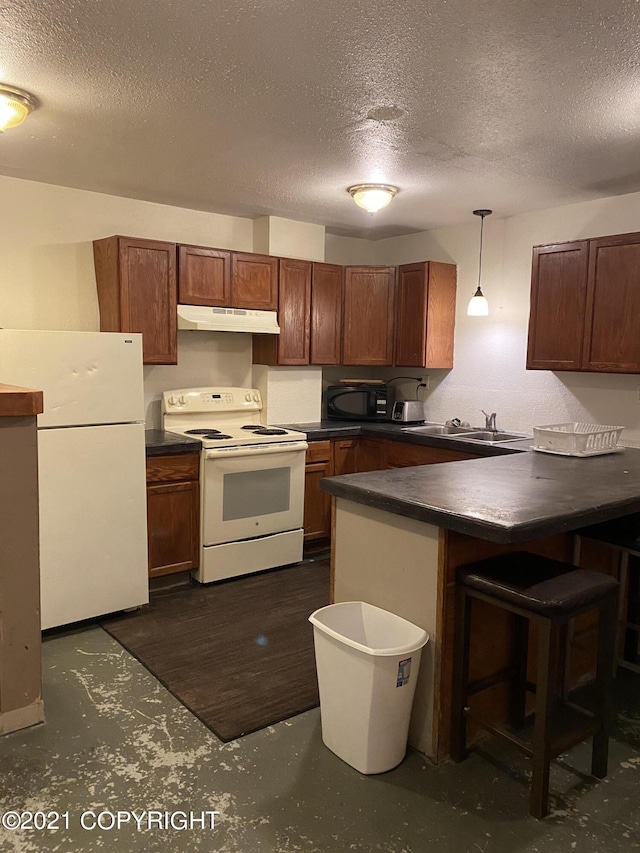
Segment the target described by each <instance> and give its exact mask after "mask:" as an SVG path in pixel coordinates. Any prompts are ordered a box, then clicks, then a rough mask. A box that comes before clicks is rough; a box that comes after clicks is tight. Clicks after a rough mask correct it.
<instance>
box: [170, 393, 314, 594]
mask: <svg viewBox="0 0 640 853" xmlns="http://www.w3.org/2000/svg"><path fill="white" fill-rule="evenodd" d="M162 411H163V426H164V429H165V430H168V431H170V432H173V433H178V434H179V435H188V436H190V437H192V438H198V439H199V440H200V441H201V442H202V453H201V462H200V530H201V548H200V564H199V568H198V569H197V570H196V571H195V572H194V573H193V575H194V577H195V578H196V580H198V581H200V583H209V582H211V581H217V580H223V579H224V578H230V577H236V576H238V575H244V574H248V573H250V572H257V571H261V570H262V569H270V568H274V567H275V566H285V565H289V564H290V563H296V562H298V561H300V560H301V559H302V545H303V530H302V521H303V511H304V464H305V451H306V449H307V442H306V436H305V434H304V433H302V432H295V431H293V430H286V429H280V428H275V427H269V426H267V425H265V424H264V423H262V399H261V397H260V392H259V391H257V390H255V389H254V388H215V387H212V388H182V389H177V390H174V391H165V392H163V395H162Z"/></svg>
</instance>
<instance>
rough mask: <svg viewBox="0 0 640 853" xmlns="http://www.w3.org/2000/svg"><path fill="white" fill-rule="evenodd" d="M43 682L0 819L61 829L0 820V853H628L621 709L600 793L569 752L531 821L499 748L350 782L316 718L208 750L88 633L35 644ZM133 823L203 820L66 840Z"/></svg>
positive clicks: (520, 782)
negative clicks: (119, 820)
mask: <svg viewBox="0 0 640 853" xmlns="http://www.w3.org/2000/svg"><path fill="white" fill-rule="evenodd" d="M44 672H45V686H44V699H45V712H46V717H47V722H46V724H45V725H43V726H38V727H35V728H33V729H29V730H27V731H24V732H17V733H15V734H13V735H8V736H6V737H4V738H1V739H0V813H2V814H6V813H7V812H11V811H17V812H25V811H30V812H36V811H43V812H52V811H53V812H60V813H68V815H69V817H68V822H69V827H68V828H65V827H64V826H62V825H60V826H59V828H58V829H57V830H55V831H53V830H35V829H32V830H27V829H22V830H20V829H10V828H6V826H5V827H4V828H3V827H2V825H1V819H0V850H2V851H3V853H40V851H48V853H76V851H82V853H85V851H86V853H93V851H96V853H103V851H110V850H116V849H117V850H124V851H127V853H138V851H145V853H155V851H158V853H162V852H163V851H167V852H168V851H171V853H174V851H178V850H179V851H187V850H188V851H192V850H193V851H198V850H202V851H216V853H262V851H270V852H272V853H301V852H302V853H333V851H336V853H338V851H339V853H344V851H355V853H370V851H384V853H424V851H427V850H432V849H438V850H440V851H442V853H446V851H455V853H464V851H473V853H475V851H487V853H494V851H495V853H497V851H509V853H512V851H514V850H516V849H517V850H518V851H519V853H520V851H522V853H525V851H537V850H540V851H549V850H553V851H554V853H555V851H572V850H576V851H579V853H591V851H593V853H595V851H598V853H601V851H602V850H604V849H606V850H607V851H617V850H625V851H629V850H632V849H639V850H640V808H639V806H640V772H639V771H640V750H639V744H640V707H638V708H637V709H636V708H635V706H634V704H633V702H631V703H629V704H628V706H627V708H626V711H625V714H624V715H623V717H622V718H621V720H620V728H621V731H622V735H623V738H624V739H621V740H619V741H614V742H613V743H612V750H611V752H612V757H611V764H610V767H611V772H610V775H609V778H608V779H607V780H605V781H604V782H601V783H596V782H594V780H592V779H590V777H588V776H587V775H586V773H587V770H588V767H589V746H588V744H584V745H580V746H579V747H576V749H575V750H572V752H571V753H569V754H568V755H567V756H562V757H561V760H560V762H559V763H558V764H556V765H555V766H554V770H553V775H552V781H551V787H552V790H553V792H554V793H553V796H552V805H553V812H552V815H551V816H550V817H549V818H548V819H547V820H545V821H543V822H537V821H534V820H532V819H531V818H530V817H529V816H528V787H527V777H528V775H529V768H528V762H527V761H526V759H521V758H520V757H519V756H518V755H514V753H513V752H512V751H510V750H509V748H508V747H502V746H501V745H500V746H497V745H489V744H488V745H487V746H486V748H485V749H483V750H482V751H481V752H480V751H478V752H474V753H472V755H470V757H469V758H468V759H467V761H465V762H464V763H463V764H461V765H458V766H454V765H450V764H445V765H441V766H440V767H437V768H435V767H433V766H431V765H429V764H428V763H426V762H425V761H424V760H423V759H422V758H421V756H419V755H418V754H416V753H413V752H410V753H409V754H408V756H407V758H406V759H405V761H404V762H403V763H402V764H401V765H400V767H398V768H397V769H396V770H393V771H391V772H389V773H385V774H382V775H380V776H375V777H365V776H362V775H360V774H359V773H357V772H356V771H355V770H353V769H352V768H350V767H348V766H347V765H346V764H344V763H343V762H342V761H340V760H339V759H338V758H336V757H335V756H334V755H333V754H332V753H331V752H329V750H327V749H326V748H325V747H324V746H323V744H322V741H321V737H320V726H319V713H318V711H317V710H315V711H309V712H307V713H306V714H301V715H300V716H298V717H295V718H293V719H291V720H288V721H286V722H284V723H279V724H278V725H276V726H270V727H269V728H268V729H265V730H263V731H261V732H256V733H254V734H252V735H248V736H247V737H245V738H242V739H241V740H238V741H232V742H231V743H228V744H223V743H221V742H220V741H219V740H218V739H217V738H216V737H215V736H214V735H213V734H212V733H211V732H210V731H209V729H207V728H206V727H205V726H204V725H202V724H201V723H200V721H199V720H197V719H196V718H195V717H194V716H193V715H192V714H190V712H189V711H187V710H186V709H185V708H184V707H183V706H182V705H180V704H179V703H178V702H177V701H176V700H175V699H174V697H173V696H171V695H170V694H169V693H168V692H167V691H166V690H165V689H164V688H163V687H162V686H161V685H160V684H159V682H157V681H156V680H155V679H154V678H153V676H151V675H150V673H149V672H148V671H147V670H145V669H144V667H142V666H141V665H140V664H139V663H138V662H137V661H136V660H135V659H134V658H132V657H131V656H130V655H129V654H128V653H127V652H126V651H124V650H123V649H122V648H121V647H120V646H119V645H118V644H117V643H116V642H115V641H114V640H112V639H111V638H110V637H109V636H108V635H107V634H105V633H104V632H103V631H102V630H100V629H99V628H92V629H89V630H84V631H80V632H77V633H68V634H64V635H60V636H57V637H54V638H50V639H48V640H47V641H46V642H45V644H44ZM638 705H639V706H640V702H639V703H638ZM629 708H631V710H629ZM627 741H628V742H627ZM132 810H136V812H137V814H138V815H140V814H141V813H142V812H143V811H149V810H154V811H157V812H160V813H162V814H165V813H169V814H172V813H176V812H185V813H187V814H188V813H189V812H193V813H195V814H196V817H198V816H201V814H202V813H203V812H217V814H216V815H215V826H214V828H213V829H210V828H206V829H205V828H202V827H201V826H199V825H196V826H195V827H194V828H191V829H170V828H169V829H160V828H158V827H152V828H150V829H145V828H144V827H143V828H141V829H137V828H136V826H135V823H133V822H132V823H129V824H124V825H122V826H121V828H119V829H118V828H113V829H107V828H102V829H101V828H99V827H96V828H94V829H90V828H87V829H83V828H82V825H81V817H82V815H83V814H87V813H89V818H88V819H87V818H85V824H87V822H88V824H89V825H90V824H91V823H92V820H93V818H92V817H91V813H93V814H94V815H98V814H100V813H101V812H102V813H105V814H107V815H117V813H118V811H120V812H123V813H128V812H130V811H132ZM105 820H106V821H107V822H108V821H109V818H106V819H105Z"/></svg>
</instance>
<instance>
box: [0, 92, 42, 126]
mask: <svg viewBox="0 0 640 853" xmlns="http://www.w3.org/2000/svg"><path fill="white" fill-rule="evenodd" d="M37 106H38V102H37V101H36V99H35V98H34V97H33V95H30V94H29V93H28V92H23V91H22V90H21V89H14V88H13V87H12V86H4V85H2V84H1V83H0V133H1V132H2V131H3V130H7V129H8V128H10V127H17V126H18V125H19V124H22V122H23V121H24V120H25V119H26V117H27V116H28V115H29V113H30V112H31V111H32V110H35V108H36V107H37Z"/></svg>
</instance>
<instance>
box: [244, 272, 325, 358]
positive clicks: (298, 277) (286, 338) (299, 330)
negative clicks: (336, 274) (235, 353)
mask: <svg viewBox="0 0 640 853" xmlns="http://www.w3.org/2000/svg"><path fill="white" fill-rule="evenodd" d="M310 318H311V262H310V261H295V260H290V259H289V258H281V259H280V266H279V284H278V323H279V325H280V334H279V335H254V336H253V361H254V362H255V363H257V364H309V336H310Z"/></svg>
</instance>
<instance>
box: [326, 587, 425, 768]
mask: <svg viewBox="0 0 640 853" xmlns="http://www.w3.org/2000/svg"><path fill="white" fill-rule="evenodd" d="M309 621H310V622H311V623H312V624H313V640H314V645H315V652H316V668H317V670H318V686H319V688H320V716H321V720H322V740H323V741H324V743H325V745H326V746H328V747H329V749H330V750H331V751H332V752H335V754H336V755H337V756H338V757H339V758H341V759H342V760H343V761H346V762H347V764H350V765H351V767H355V769H356V770H359V771H360V773H367V774H370V773H384V772H385V771H386V770H391V768H392V767H396V766H397V765H398V764H400V762H401V761H402V759H403V758H404V756H405V753H406V751H407V734H408V731H409V718H410V716H411V705H412V703H413V695H414V693H415V689H416V680H417V678H418V669H419V667H420V657H421V655H422V647H423V646H424V645H425V644H426V643H427V641H428V639H429V635H428V634H427V633H426V632H425V631H423V630H422V628H418V627H417V626H416V625H414V624H413V623H412V622H407V620H406V619H402V618H400V616H396V615H395V614H394V613H389V612H388V611H387V610H382V609H381V608H379V607H374V606H373V605H372V604H367V603H366V602H364V601H346V602H342V603H340V604H330V605H329V606H328V607H321V608H320V609H319V610H316V611H315V612H314V613H312V614H311V616H310V617H309Z"/></svg>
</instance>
